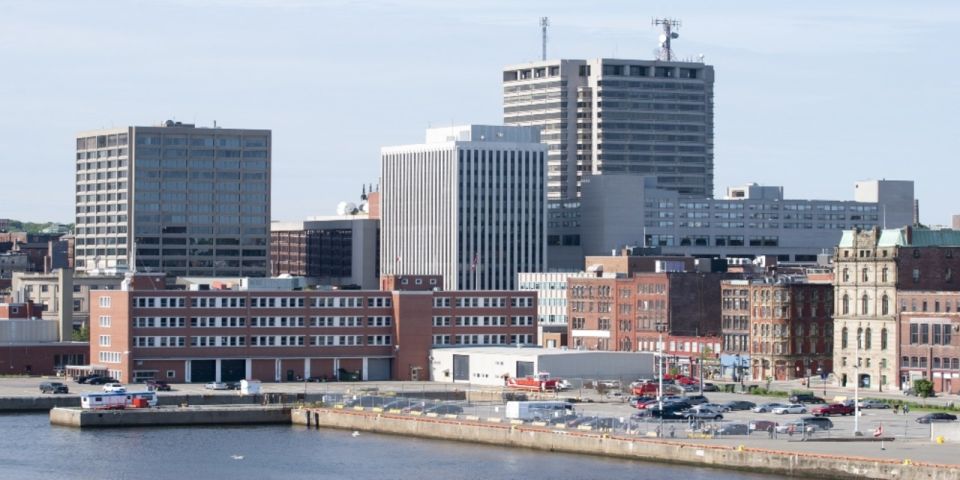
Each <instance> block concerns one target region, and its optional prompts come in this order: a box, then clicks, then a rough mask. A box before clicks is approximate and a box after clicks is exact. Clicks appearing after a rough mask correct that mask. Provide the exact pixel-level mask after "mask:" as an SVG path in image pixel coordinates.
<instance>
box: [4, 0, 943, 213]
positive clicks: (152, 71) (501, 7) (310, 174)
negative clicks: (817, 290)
mask: <svg viewBox="0 0 960 480" xmlns="http://www.w3.org/2000/svg"><path fill="white" fill-rule="evenodd" d="M841 3H842V4H841ZM541 16H548V17H549V18H550V25H551V26H550V29H549V42H548V57H550V58H598V57H605V58H639V59H649V58H652V57H653V51H654V49H655V48H656V47H657V36H658V31H657V30H656V29H655V28H654V27H652V26H651V25H650V20H651V18H653V17H672V18H678V19H680V20H681V21H682V26H681V27H680V29H679V33H680V38H679V39H678V40H676V41H675V42H674V45H673V46H674V50H675V52H676V53H677V54H679V55H680V56H681V57H695V56H697V55H700V54H703V55H704V59H705V61H706V63H708V64H710V65H713V66H714V68H715V70H716V85H715V98H714V103H715V119H714V120H715V132H714V135H715V137H714V143H715V172H714V175H715V185H716V192H715V193H716V194H717V195H723V194H724V192H725V188H726V187H728V186H735V185H742V184H745V183H749V182H757V183H760V184H766V185H782V186H784V193H785V195H786V196H787V197H788V198H816V199H840V200H843V199H853V185H854V182H856V181H858V180H867V179H880V178H886V179H898V180H914V181H915V182H916V196H917V198H918V199H919V201H920V215H921V221H922V222H923V223H927V224H949V223H950V216H951V215H952V214H955V213H958V214H960V205H957V201H956V200H955V197H953V196H952V194H953V193H954V192H953V185H956V183H957V182H956V180H954V179H952V177H951V176H950V175H952V174H953V173H954V172H955V171H956V168H955V165H957V162H956V160H955V159H954V155H955V152H958V151H960V135H958V134H957V133H958V132H957V130H958V126H960V125H958V124H960V120H958V118H960V116H958V115H957V112H960V88H958V87H960V61H958V60H960V54H958V52H957V51H956V50H955V49H956V47H957V45H960V28H958V27H960V2H950V1H941V2H935V1H911V2H902V1H899V2H895V1H846V2H835V1H805V2H769V1H737V2H717V1H693V0H689V1H682V2H681V1H638V0H609V1H602V2H585V1H582V0H579V1H565V0H552V1H523V2H518V1H515V0H502V1H485V0H473V1H470V2H466V1H455V0H437V1H432V0H431V1H428V0H377V1H361V0H357V1H347V0H342V1H332V0H331V1H305V0H290V1H281V0H276V1H269V0H233V1H228V0H152V1H139V0H126V1H96V2H94V1H81V0H64V1H52V0H47V1H39V0H24V1H11V0H0V113H2V115H0V167H2V168H0V218H15V219H20V220H31V221H58V222H64V223H69V222H72V221H73V210H74V195H73V185H74V184H73V182H74V173H75V172H74V148H75V143H74V135H75V134H76V133H77V132H80V131H84V130H90V129H97V128H102V127H103V128H106V127H117V126H127V125H156V124H159V123H160V122H162V121H164V120H166V119H174V120H178V121H182V122H187V123H196V124H198V125H202V126H211V125H212V124H213V122H214V121H216V122H217V124H218V125H219V126H223V127H234V128H267V129H271V130H272V131H273V184H272V189H273V198H272V201H273V206H272V209H273V212H272V217H273V219H274V220H297V219H302V218H304V217H306V216H310V215H331V214H333V213H334V211H335V208H336V204H337V203H338V202H339V201H343V200H349V201H356V200H357V199H358V197H359V195H360V191H361V188H362V186H363V185H365V184H370V183H375V182H376V181H377V177H378V174H379V149H380V147H382V146H388V145H401V144H410V143H421V142H422V141H423V138H424V130H425V129H426V128H428V127H430V126H439V125H450V124H466V123H479V124H491V123H492V124H499V123H502V105H501V101H502V98H501V83H500V82H501V68H502V67H503V66H504V65H508V64H514V63H520V62H525V61H531V60H537V59H539V56H540V47H541V46H540V29H539V25H538V24H539V17H541Z"/></svg>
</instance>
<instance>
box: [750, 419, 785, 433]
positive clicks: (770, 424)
mask: <svg viewBox="0 0 960 480" xmlns="http://www.w3.org/2000/svg"><path fill="white" fill-rule="evenodd" d="M777 425H779V423H777V422H774V421H770V420H754V421H752V422H750V430H755V431H758V432H769V431H770V429H771V428H776V427H777Z"/></svg>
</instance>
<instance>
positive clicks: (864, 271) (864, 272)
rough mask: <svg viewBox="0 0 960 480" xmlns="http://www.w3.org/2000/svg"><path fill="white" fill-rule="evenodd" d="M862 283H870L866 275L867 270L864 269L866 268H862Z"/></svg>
mask: <svg viewBox="0 0 960 480" xmlns="http://www.w3.org/2000/svg"><path fill="white" fill-rule="evenodd" d="M863 281H864V282H868V281H870V279H869V276H868V275H867V269H866V267H864V269H863Z"/></svg>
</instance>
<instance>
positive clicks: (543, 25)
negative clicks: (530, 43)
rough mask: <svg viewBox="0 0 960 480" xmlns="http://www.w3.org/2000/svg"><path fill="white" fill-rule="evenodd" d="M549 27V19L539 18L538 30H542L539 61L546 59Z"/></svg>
mask: <svg viewBox="0 0 960 480" xmlns="http://www.w3.org/2000/svg"><path fill="white" fill-rule="evenodd" d="M549 26H550V19H549V18H547V17H540V28H541V29H543V53H542V55H541V58H540V59H541V60H546V59H547V27H549Z"/></svg>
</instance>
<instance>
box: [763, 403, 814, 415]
mask: <svg viewBox="0 0 960 480" xmlns="http://www.w3.org/2000/svg"><path fill="white" fill-rule="evenodd" d="M771 412H773V413H776V414H777V415H783V414H785V413H807V407H805V406H803V405H800V404H799V403H794V404H791V405H784V406H782V407H777V408H774V409H773V410H771Z"/></svg>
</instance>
